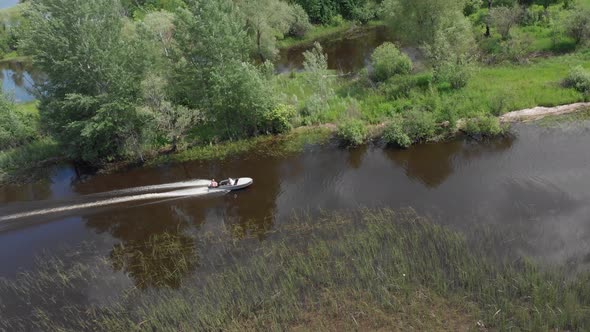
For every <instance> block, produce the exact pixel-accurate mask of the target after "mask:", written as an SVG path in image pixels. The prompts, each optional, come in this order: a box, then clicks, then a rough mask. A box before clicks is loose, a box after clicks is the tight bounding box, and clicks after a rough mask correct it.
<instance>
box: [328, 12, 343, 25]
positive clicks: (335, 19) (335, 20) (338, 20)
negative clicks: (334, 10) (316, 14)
mask: <svg viewBox="0 0 590 332" xmlns="http://www.w3.org/2000/svg"><path fill="white" fill-rule="evenodd" d="M343 24H344V17H342V15H340V14H338V15H334V16H332V18H331V19H330V25H331V26H335V27H337V26H341V25H343Z"/></svg>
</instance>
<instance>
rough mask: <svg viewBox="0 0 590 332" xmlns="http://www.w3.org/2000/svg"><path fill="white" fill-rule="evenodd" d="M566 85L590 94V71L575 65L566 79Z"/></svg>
mask: <svg viewBox="0 0 590 332" xmlns="http://www.w3.org/2000/svg"><path fill="white" fill-rule="evenodd" d="M563 83H564V85H565V86H566V87H568V88H574V89H576V90H578V91H579V92H581V93H585V94H590V72H588V71H587V70H585V69H584V68H583V67H582V66H577V67H574V68H573V69H572V70H570V72H569V74H568V75H567V77H566V78H565V80H564V82H563Z"/></svg>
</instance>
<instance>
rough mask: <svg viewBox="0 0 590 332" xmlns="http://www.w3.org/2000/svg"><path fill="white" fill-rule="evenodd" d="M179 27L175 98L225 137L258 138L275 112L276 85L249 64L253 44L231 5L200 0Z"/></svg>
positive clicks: (181, 13)
mask: <svg viewBox="0 0 590 332" xmlns="http://www.w3.org/2000/svg"><path fill="white" fill-rule="evenodd" d="M189 7H190V10H189V9H182V10H180V11H179V12H178V16H177V20H176V23H175V26H176V30H175V39H176V43H177V48H176V51H175V59H174V63H175V68H174V74H173V77H172V78H171V80H172V81H174V82H175V85H174V96H175V100H176V101H178V102H179V103H181V104H183V105H185V106H187V107H189V108H192V109H200V110H202V111H203V113H204V116H205V119H206V120H207V121H208V122H209V123H210V124H212V125H214V127H215V128H217V129H218V130H219V131H220V133H221V134H222V136H223V137H224V138H239V137H244V136H248V135H254V134H256V133H258V132H259V131H260V130H261V129H262V128H260V124H261V122H263V116H264V114H265V113H266V112H270V111H271V110H272V109H273V108H274V107H275V99H274V98H273V93H272V90H271V89H272V86H271V84H270V82H269V81H268V80H267V79H266V76H265V75H263V74H262V72H261V71H260V70H258V68H256V67H255V66H254V65H252V64H250V63H249V62H248V60H249V51H248V50H249V48H248V46H249V45H250V40H249V38H248V35H247V33H246V31H245V30H244V29H243V25H242V22H243V21H242V20H241V16H240V14H239V13H238V12H237V8H236V6H235V4H234V3H232V2H231V1H230V0H219V1H208V0H202V1H201V0H198V1H192V2H191V3H190V6H189Z"/></svg>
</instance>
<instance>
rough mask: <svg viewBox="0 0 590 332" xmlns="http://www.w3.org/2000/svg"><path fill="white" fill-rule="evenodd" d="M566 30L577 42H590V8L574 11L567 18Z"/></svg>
mask: <svg viewBox="0 0 590 332" xmlns="http://www.w3.org/2000/svg"><path fill="white" fill-rule="evenodd" d="M565 31H566V33H567V34H568V36H570V37H571V38H573V39H574V40H575V41H576V44H584V43H588V42H590V8H585V9H580V10H575V11H572V13H571V14H570V15H569V17H568V18H567V19H566V20H565Z"/></svg>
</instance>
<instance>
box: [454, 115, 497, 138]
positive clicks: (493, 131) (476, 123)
mask: <svg viewBox="0 0 590 332" xmlns="http://www.w3.org/2000/svg"><path fill="white" fill-rule="evenodd" d="M462 130H463V132H465V133H466V134H467V135H469V136H471V137H494V136H498V135H501V134H503V133H504V128H502V126H501V125H500V120H498V118H496V117H493V116H484V117H479V118H473V119H468V120H467V122H466V123H465V126H464V127H463V129H462Z"/></svg>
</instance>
